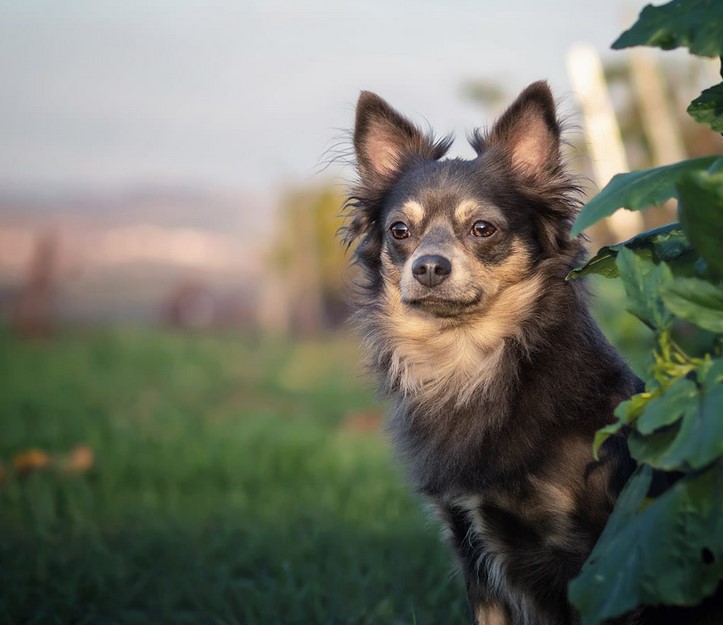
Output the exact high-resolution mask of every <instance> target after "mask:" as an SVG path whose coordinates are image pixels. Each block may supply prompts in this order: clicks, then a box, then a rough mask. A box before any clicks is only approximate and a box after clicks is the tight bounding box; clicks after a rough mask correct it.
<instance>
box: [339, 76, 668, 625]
mask: <svg viewBox="0 0 723 625" xmlns="http://www.w3.org/2000/svg"><path fill="white" fill-rule="evenodd" d="M450 143H451V142H450V141H449V139H442V140H434V139H433V138H432V137H429V136H427V135H425V134H424V133H422V132H421V131H420V130H419V129H418V128H417V127H415V126H414V125H413V124H412V123H410V122H409V121H408V120H407V119H405V118H404V117H402V116H401V115H400V114H399V113H397V112H396V111H395V110H394V109H392V108H391V107H390V106H389V105H388V104H387V103H386V102H385V101H384V100H382V99H381V98H379V97H378V96H376V95H374V94H372V93H369V92H363V93H362V95H361V97H360V98H359V103H358V106H357V112H356V126H355V131H354V147H355V152H356V158H357V166H358V171H359V183H358V186H357V187H356V188H355V189H354V190H353V192H352V194H351V197H350V200H349V202H348V212H349V222H348V227H347V229H346V233H345V234H346V239H347V242H348V243H350V244H351V243H356V244H357V245H356V252H355V256H356V259H357V262H358V263H359V264H360V266H361V268H362V270H363V272H364V276H365V281H364V284H363V289H362V293H361V304H360V308H359V311H358V314H357V321H358V323H359V326H360V328H361V330H362V333H363V337H364V340H365V342H366V347H367V350H368V354H369V356H370V359H371V363H372V366H373V368H374V369H375V370H376V371H377V372H378V374H379V377H380V382H381V387H382V389H383V391H384V392H385V393H386V394H387V395H388V396H389V397H390V398H391V402H392V410H391V415H390V418H389V429H390V431H391V433H392V437H393V440H394V443H395V445H396V447H397V449H398V450H399V452H400V454H401V456H402V457H403V458H404V459H405V461H406V462H407V464H408V466H409V469H410V475H411V479H412V480H413V482H414V484H415V486H416V488H417V489H418V490H419V491H421V492H422V493H424V494H426V495H427V496H428V497H429V498H430V499H431V501H432V502H433V504H434V505H435V507H436V508H437V510H438V511H439V513H440V515H441V518H442V519H443V521H444V526H445V528H446V534H447V535H448V539H449V542H450V544H451V545H452V546H453V547H454V549H455V551H456V553H457V556H458V559H459V562H460V565H461V569H462V572H463V574H464V577H465V581H466V586H467V591H468V597H469V602H470V606H471V610H472V613H473V615H474V618H475V619H476V622H477V623H479V624H480V625H573V624H575V623H578V616H577V614H576V613H575V611H574V610H573V608H572V607H571V606H570V605H569V603H568V601H567V595H566V592H567V584H568V582H569V581H570V580H571V579H572V578H573V577H574V576H575V575H577V573H578V572H579V570H580V567H581V565H582V563H583V562H584V560H585V559H586V557H587V556H588V554H589V553H590V550H591V549H592V546H593V545H594V543H595V541H596V540H597V538H598V536H599V535H600V532H601V531H602V529H603V526H604V524H605V522H606V519H607V517H608V515H609V514H610V511H611V509H612V507H613V504H614V501H615V498H616V496H617V494H618V492H619V490H620V488H621V486H622V484H623V483H624V482H625V480H626V479H627V477H628V476H629V474H630V473H631V471H632V470H633V468H634V465H633V462H632V461H631V460H630V458H629V455H628V453H627V446H626V444H625V440H624V439H622V438H619V437H614V438H612V439H610V440H609V441H608V443H607V444H606V445H605V446H604V448H603V450H602V454H601V460H600V461H598V462H595V461H594V460H593V457H592V451H591V449H592V441H593V436H594V433H595V431H596V430H598V429H599V428H601V427H603V426H604V425H606V424H608V423H610V422H611V421H612V420H613V410H614V408H615V406H616V405H617V404H618V403H619V402H620V401H621V400H622V399H625V398H627V397H629V396H630V395H632V394H633V393H635V392H636V391H637V390H638V389H639V388H640V381H639V380H638V379H637V378H636V377H635V376H634V375H633V374H632V373H631V371H630V370H629V369H628V367H627V366H626V365H625V363H624V362H623V361H622V360H621V358H620V357H619V355H618V354H617V353H616V352H615V350H614V349H613V348H612V347H611V346H610V345H609V344H608V342H607V341H606V339H605V338H604V337H603V335H602V334H601V332H600V330H599V329H598V328H597V326H596V325H595V323H594V321H593V320H592V318H591V317H590V314H589V313H588V308H587V296H586V292H585V287H584V285H583V284H582V283H581V282H580V281H572V282H565V281H564V278H565V276H566V275H567V273H568V272H569V271H570V269H571V268H572V267H574V266H577V265H578V264H579V263H580V261H581V258H582V256H583V246H582V243H581V241H580V239H579V238H577V239H572V240H570V238H569V232H570V226H571V223H572V220H573V218H574V216H575V212H576V209H577V207H578V203H577V200H576V199H575V198H576V196H577V191H578V190H577V188H576V186H575V185H574V184H573V182H572V181H571V179H570V178H569V177H568V175H567V173H566V172H565V169H564V167H563V165H562V162H561V156H560V125H559V122H558V120H557V117H556V113H555V106H554V102H553V98H552V95H551V93H550V90H549V88H548V86H547V85H546V83H543V82H538V83H534V84H532V85H530V86H529V87H528V88H527V89H525V90H524V91H523V93H522V94H521V95H520V96H519V98H518V99H517V100H516V101H515V102H514V103H513V104H512V106H511V107H510V108H509V109H508V110H507V111H506V112H505V113H504V114H503V115H502V117H501V118H500V119H499V120H498V121H497V122H496V123H495V125H494V126H493V127H492V128H491V130H489V131H488V132H487V133H485V134H480V133H475V134H474V135H473V137H472V139H471V143H472V146H473V147H474V149H475V151H476V152H477V157H476V158H475V159H474V160H471V161H464V160H460V159H448V160H441V159H442V157H443V156H444V154H445V152H446V151H447V149H448V147H449V145H450ZM480 221H483V222H485V223H486V224H490V225H492V226H493V228H494V229H496V231H495V232H494V233H493V234H491V235H490V236H485V237H482V236H475V235H474V233H473V229H474V228H475V224H477V223H478V222H480ZM400 222H401V223H403V224H404V225H405V226H406V227H407V231H406V233H407V236H406V237H405V238H400V239H397V238H395V237H394V236H392V232H391V231H390V228H391V227H392V226H395V227H396V228H401V227H400V226H397V225H396V224H398V223H400ZM481 228H485V227H484V226H481ZM402 231H403V228H402ZM486 231H487V230H485V232H486ZM475 232H477V231H476V230H475ZM403 233H404V232H402V234H403ZM440 256H441V257H442V260H441V261H437V260H435V261H433V262H432V264H429V265H425V266H427V267H428V269H427V271H429V272H430V273H428V274H420V275H422V276H431V275H432V274H433V273H434V272H439V273H440V279H441V280H442V281H441V283H440V284H436V285H433V286H432V285H431V283H430V284H428V283H427V282H425V281H424V280H427V281H428V280H429V279H430V278H429V277H427V278H415V277H414V275H413V274H414V271H415V270H416V269H415V268H417V269H419V268H420V267H421V265H420V263H421V264H424V262H430V261H427V260H426V259H428V258H432V259H437V258H438V257H440ZM422 257H424V259H423V262H422V261H420V258H422ZM447 261H448V262H449V267H447V268H448V269H450V268H451V272H450V271H447V270H446V269H445V270H444V271H442V269H443V265H442V264H440V263H443V262H444V266H446V265H447ZM434 263H437V264H434ZM420 271H424V269H420ZM442 274H444V276H442ZM640 616H641V615H634V616H630V617H629V618H627V620H621V621H620V623H633V622H638V620H637V619H638V618H639V617H640ZM641 622H642V621H641ZM650 622H657V621H650Z"/></svg>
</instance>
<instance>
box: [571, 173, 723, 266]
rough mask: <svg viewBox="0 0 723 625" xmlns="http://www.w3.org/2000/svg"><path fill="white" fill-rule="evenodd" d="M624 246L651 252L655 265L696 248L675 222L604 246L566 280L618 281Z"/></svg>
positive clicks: (669, 260)
mask: <svg viewBox="0 0 723 625" xmlns="http://www.w3.org/2000/svg"><path fill="white" fill-rule="evenodd" d="M722 160H723V159H722ZM623 247H627V248H629V249H632V250H650V252H651V253H652V258H653V260H654V261H655V262H660V261H665V262H671V261H673V260H675V259H677V258H678V257H680V256H681V255H683V254H685V253H687V252H690V251H691V250H692V249H693V248H692V247H691V245H690V243H688V239H687V238H686V236H685V232H683V229H682V228H681V227H680V224H678V223H672V224H668V225H667V226H661V227H659V228H653V229H652V230H647V231H645V232H642V233H641V234H638V235H636V236H634V237H633V238H632V239H628V240H627V241H625V242H623V243H616V244H615V245H606V246H605V247H601V248H600V249H599V250H598V251H597V254H595V256H593V257H592V258H591V259H590V260H589V261H588V262H587V263H586V264H585V265H583V266H582V267H578V268H576V269H573V270H572V271H571V272H570V273H569V274H568V275H567V277H566V278H565V279H566V280H574V279H576V278H582V277H583V276H587V275H590V274H599V275H601V276H604V277H605V278H617V277H618V275H619V274H618V268H617V266H616V265H615V259H616V257H617V255H618V252H619V251H620V250H621V249H622V248H623Z"/></svg>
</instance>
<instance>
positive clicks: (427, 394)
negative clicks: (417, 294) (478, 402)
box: [361, 276, 542, 412]
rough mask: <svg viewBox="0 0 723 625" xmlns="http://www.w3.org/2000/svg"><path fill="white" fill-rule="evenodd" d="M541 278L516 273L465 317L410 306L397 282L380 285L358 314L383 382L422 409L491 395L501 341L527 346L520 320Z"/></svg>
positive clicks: (531, 305) (502, 349)
mask: <svg viewBox="0 0 723 625" xmlns="http://www.w3.org/2000/svg"><path fill="white" fill-rule="evenodd" d="M541 283H542V276H533V277H532V278H529V279H526V280H523V281H520V282H518V283H517V284H514V285H512V286H510V287H508V288H506V289H505V290H504V291H503V292H501V293H500V294H499V295H497V296H496V297H495V298H494V299H493V300H492V301H491V302H490V303H489V305H488V306H487V308H486V309H485V310H484V311H483V312H482V313H481V314H480V315H479V316H475V317H470V318H469V319H462V320H457V319H452V320H450V319H443V318H438V317H434V316H432V315H430V314H427V313H424V312H421V311H417V310H415V309H412V308H411V307H409V306H407V305H405V304H404V303H403V302H402V301H401V297H400V294H399V291H398V290H397V289H395V288H394V287H389V286H387V287H385V290H384V292H383V293H382V295H381V300H380V301H379V302H378V303H377V304H376V305H374V306H372V307H370V308H369V309H367V310H366V311H365V313H364V314H363V315H362V318H361V324H362V327H363V329H364V334H365V341H366V343H367V350H368V353H370V354H375V355H376V357H375V361H374V363H373V365H374V366H375V368H377V369H378V370H379V371H380V373H381V374H382V376H383V381H384V389H385V390H386V391H387V392H389V393H391V394H393V395H397V396H399V397H400V398H401V399H402V400H403V401H405V402H408V403H411V404H412V405H416V406H420V407H423V408H424V411H425V412H427V411H430V410H434V408H443V407H450V408H462V407H465V406H467V405H469V404H470V402H471V401H472V400H473V399H475V398H480V397H485V396H487V397H494V396H496V395H497V394H498V393H497V392H496V390H497V388H498V387H499V377H500V371H501V369H502V367H501V363H502V359H503V358H504V355H505V349H506V346H507V345H508V342H509V340H511V339H515V340H516V342H517V343H518V344H520V345H523V347H524V344H525V338H524V334H523V326H524V325H525V323H526V322H527V321H528V320H529V319H530V318H531V317H532V316H533V315H534V311H535V306H536V303H537V301H538V298H539V293H540V287H541ZM508 374H509V372H506V375H508ZM505 382H509V380H506V381H505Z"/></svg>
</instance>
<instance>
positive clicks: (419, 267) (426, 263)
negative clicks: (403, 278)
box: [412, 254, 452, 287]
mask: <svg viewBox="0 0 723 625" xmlns="http://www.w3.org/2000/svg"><path fill="white" fill-rule="evenodd" d="M450 273H452V263H450V262H449V260H448V259H446V258H445V257H444V256H439V255H438V254H428V255H426V256H420V257H419V258H418V259H417V260H415V261H414V263H413V264H412V275H413V276H414V277H415V278H416V279H417V281H418V282H421V283H422V284H423V285H425V286H430V287H431V286H437V285H438V284H441V283H442V282H444V281H445V280H446V279H447V276H449V274H450Z"/></svg>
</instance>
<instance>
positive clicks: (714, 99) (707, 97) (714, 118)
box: [688, 82, 723, 132]
mask: <svg viewBox="0 0 723 625" xmlns="http://www.w3.org/2000/svg"><path fill="white" fill-rule="evenodd" d="M688 113H689V114H690V116H691V117H692V118H693V119H694V120H695V121H697V122H700V123H701V124H708V126H710V127H711V128H712V129H713V130H715V131H716V132H723V82H722V83H720V84H718V85H716V86H715V87H711V88H710V89H706V90H705V91H703V93H701V94H700V95H699V96H698V97H697V98H696V99H695V100H693V101H692V102H691V103H690V105H689V106H688Z"/></svg>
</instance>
